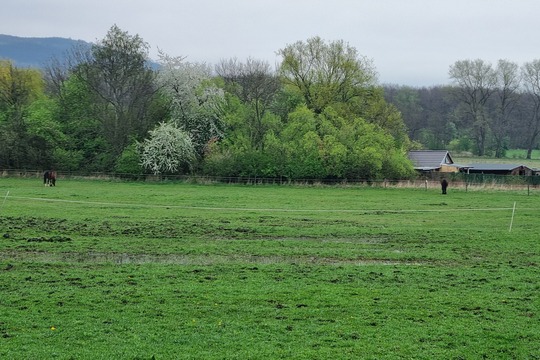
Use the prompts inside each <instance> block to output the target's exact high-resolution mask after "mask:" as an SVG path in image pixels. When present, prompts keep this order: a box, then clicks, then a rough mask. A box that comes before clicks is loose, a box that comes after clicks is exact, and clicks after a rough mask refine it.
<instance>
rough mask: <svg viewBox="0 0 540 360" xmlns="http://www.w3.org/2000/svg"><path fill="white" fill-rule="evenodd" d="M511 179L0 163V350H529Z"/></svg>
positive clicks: (529, 278)
mask: <svg viewBox="0 0 540 360" xmlns="http://www.w3.org/2000/svg"><path fill="white" fill-rule="evenodd" d="M8 192H9V193H8ZM528 194H529V193H528V192H527V191H513V192H505V191H468V192H466V191H464V190H456V189H452V188H451V189H450V191H449V194H448V195H446V196H443V195H440V193H439V191H438V190H434V189H429V190H427V191H426V190H425V189H397V188H386V189H383V188H369V187H295V186H232V185H189V184H183V183H157V184H148V183H135V182H133V183H121V182H100V181H59V183H58V186H57V187H56V188H45V187H42V186H41V184H40V183H39V181H38V180H28V179H0V294H2V295H1V297H0V345H1V346H0V358H6V359H30V358H58V359H71V358H73V359H111V358H119V359H151V358H152V357H154V358H156V359H172V358H179V359H279V358H291V359H328V358H333V359H351V358H362V359H480V358H488V359H535V358H536V359H537V358H540V317H539V315H540V313H539V308H540V300H539V298H538V290H539V285H538V281H537V279H538V277H539V274H540V271H539V264H540V245H539V242H538V235H537V234H538V232H539V230H540V225H539V224H538V221H537V219H538V215H539V212H540V207H539V206H538V200H539V196H540V194H539V193H537V192H535V191H533V192H531V193H530V195H528ZM514 203H515V204H516V212H515V217H514V220H513V223H512V231H510V223H511V220H512V212H513V206H514Z"/></svg>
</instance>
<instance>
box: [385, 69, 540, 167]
mask: <svg viewBox="0 0 540 360" xmlns="http://www.w3.org/2000/svg"><path fill="white" fill-rule="evenodd" d="M449 77H450V79H451V80H452V84H450V85H446V86H435V87H431V88H425V87H424V88H412V87H406V86H390V85H388V86H385V98H386V100H387V101H388V102H390V103H392V104H393V105H395V106H396V107H397V108H398V109H399V110H400V112H401V113H402V115H403V119H404V121H405V123H406V125H407V129H408V136H409V138H410V139H411V140H412V141H413V142H416V143H419V144H420V145H421V146H424V147H426V148H430V149H449V150H452V151H457V152H470V153H473V154H476V155H479V156H492V157H497V158H501V157H504V156H505V154H506V151H507V150H509V149H515V148H519V149H526V150H527V155H526V157H527V158H528V159H530V158H531V154H532V150H534V149H536V148H538V140H539V134H540V60H533V61H530V62H526V63H524V64H523V65H521V66H519V65H518V64H516V63H514V62H510V61H508V60H499V61H498V63H497V64H496V66H493V65H492V64H490V63H489V62H486V61H484V60H481V59H476V60H460V61H456V62H455V63H454V64H453V65H451V66H450V69H449Z"/></svg>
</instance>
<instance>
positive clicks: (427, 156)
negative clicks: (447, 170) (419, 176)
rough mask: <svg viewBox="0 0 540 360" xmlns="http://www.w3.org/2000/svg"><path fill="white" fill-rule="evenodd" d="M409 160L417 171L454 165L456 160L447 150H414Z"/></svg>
mask: <svg viewBox="0 0 540 360" xmlns="http://www.w3.org/2000/svg"><path fill="white" fill-rule="evenodd" d="M409 159H410V160H411V161H412V163H413V166H414V168H415V169H422V170H433V169H438V168H440V167H441V166H442V165H452V164H453V163H454V160H452V157H451V156H450V153H449V152H448V151H447V150H412V151H409Z"/></svg>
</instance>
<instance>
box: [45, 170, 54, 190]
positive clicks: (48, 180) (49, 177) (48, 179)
mask: <svg viewBox="0 0 540 360" xmlns="http://www.w3.org/2000/svg"><path fill="white" fill-rule="evenodd" d="M43 184H44V185H45V186H56V172H54V171H52V170H47V171H45V173H44V174H43Z"/></svg>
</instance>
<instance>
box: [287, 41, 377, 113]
mask: <svg viewBox="0 0 540 360" xmlns="http://www.w3.org/2000/svg"><path fill="white" fill-rule="evenodd" d="M278 54H279V55H281V57H282V58H283V60H282V62H281V66H280V69H279V72H280V74H281V76H282V78H283V81H284V84H285V86H289V87H291V88H292V89H294V90H295V91H297V92H299V93H300V94H301V95H302V96H303V98H304V101H305V103H306V105H307V107H308V108H309V109H311V110H313V111H314V112H315V113H317V114H320V113H322V111H323V110H324V109H325V108H326V107H327V106H329V105H332V104H334V103H349V102H354V101H355V100H359V99H360V100H363V99H366V90H368V91H369V89H370V88H371V87H372V86H373V85H375V83H376V80H377V74H376V71H375V68H374V67H373V65H372V62H371V60H369V59H367V58H366V57H363V56H360V55H359V54H358V51H357V50H356V49H355V48H354V47H352V46H350V45H348V44H347V43H345V42H344V41H342V40H339V41H333V42H330V43H326V42H325V41H324V40H322V39H321V38H320V37H313V38H310V39H308V40H307V41H306V42H303V41H298V42H296V43H294V44H291V45H287V46H286V47H285V48H283V49H281V50H279V51H278Z"/></svg>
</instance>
